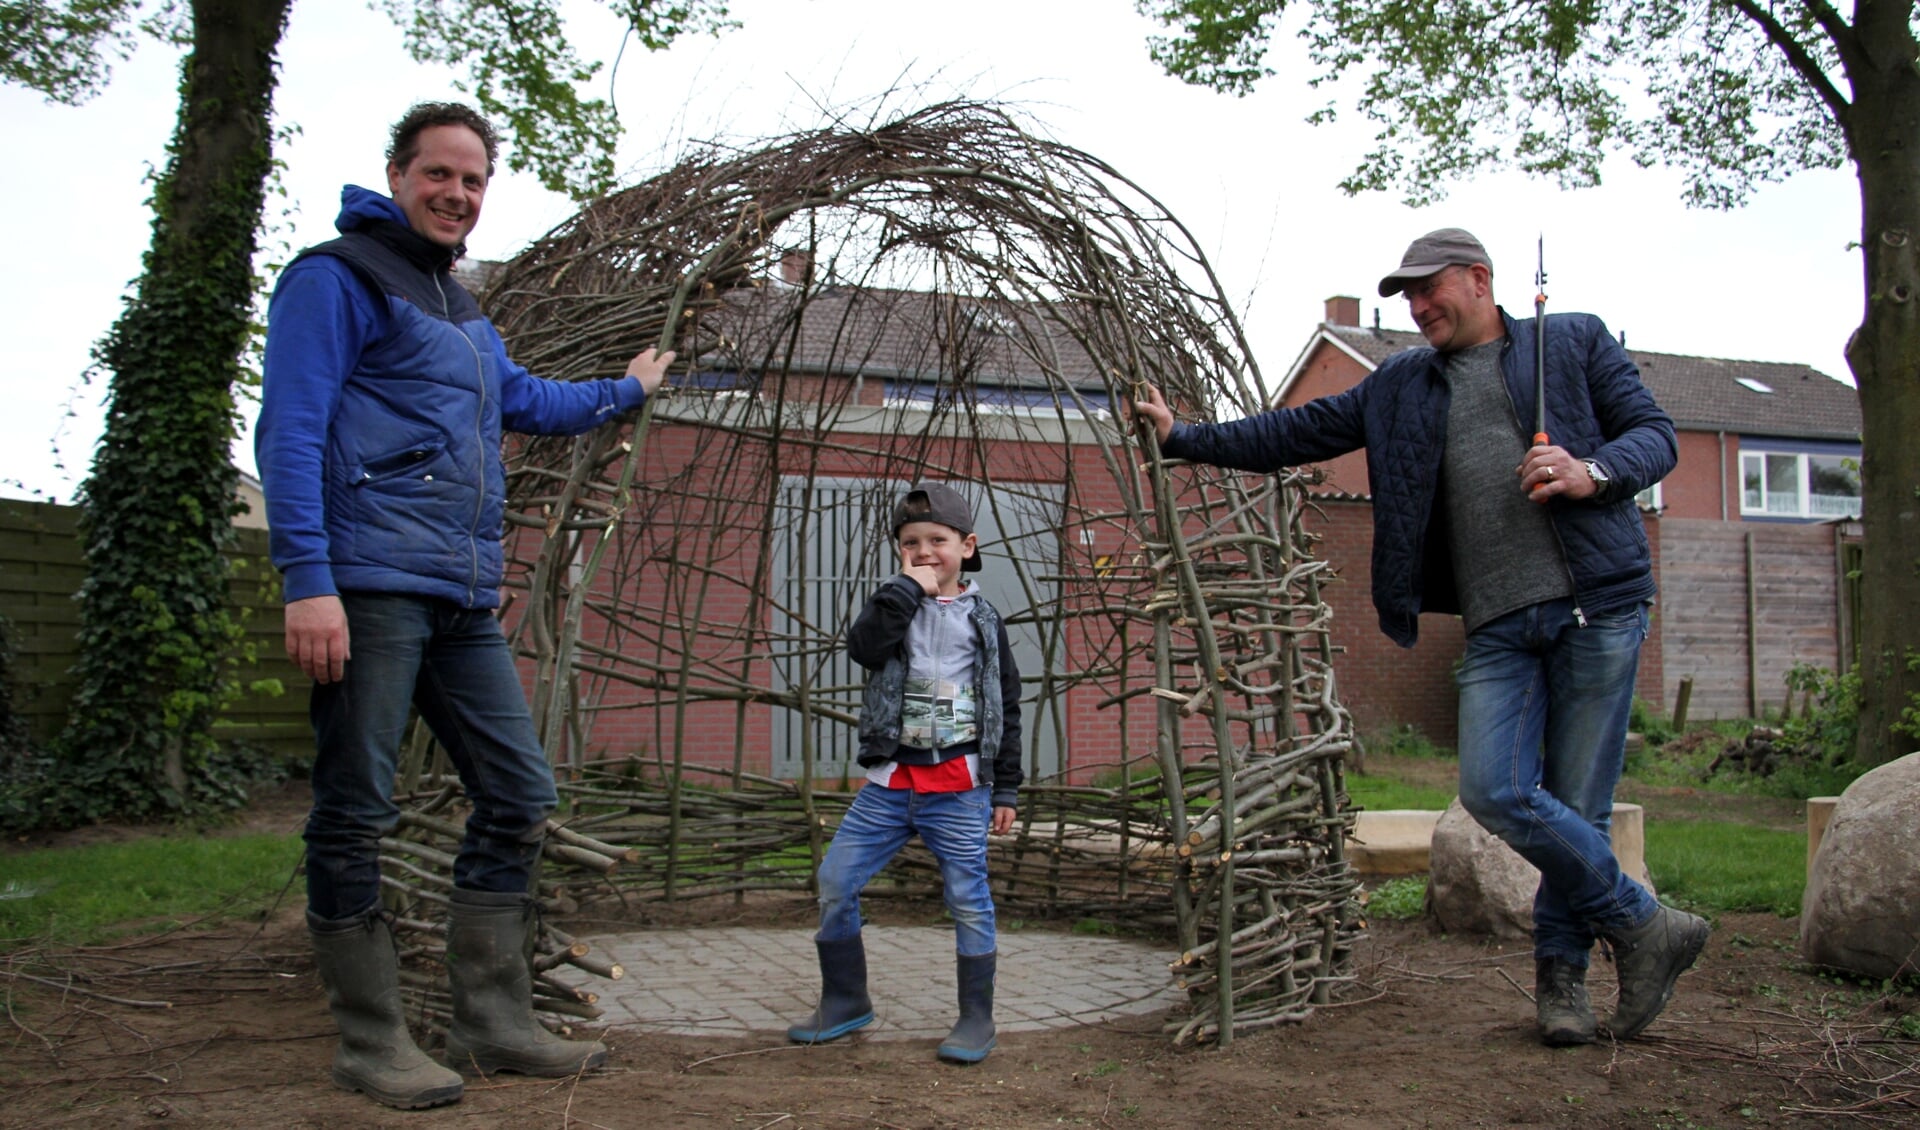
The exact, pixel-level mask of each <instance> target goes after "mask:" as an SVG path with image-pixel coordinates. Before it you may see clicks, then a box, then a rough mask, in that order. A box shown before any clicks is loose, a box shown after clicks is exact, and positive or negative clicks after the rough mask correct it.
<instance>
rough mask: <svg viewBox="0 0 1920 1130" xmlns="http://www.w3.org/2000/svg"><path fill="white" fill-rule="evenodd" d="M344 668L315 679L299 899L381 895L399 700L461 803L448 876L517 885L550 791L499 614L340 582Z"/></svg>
mask: <svg viewBox="0 0 1920 1130" xmlns="http://www.w3.org/2000/svg"><path fill="white" fill-rule="evenodd" d="M340 600H341V603H343V604H344V605H345V606H346V610H347V633H348V639H347V643H348V647H349V648H350V649H351V651H352V656H353V658H351V659H349V660H348V661H347V665H346V675H345V677H344V678H343V679H342V680H341V681H340V682H337V683H327V684H324V685H319V684H316V685H315V686H314V688H313V699H312V702H311V705H310V707H309V714H310V716H311V718H312V720H313V733H314V741H315V746H316V750H317V752H316V756H315V758H314V763H313V813H312V814H311V815H310V816H309V817H308V818H307V830H306V841H307V907H308V909H310V910H311V911H312V912H313V913H314V914H316V915H318V916H320V917H321V918H327V919H340V918H348V917H352V916H354V915H358V914H360V913H362V912H364V911H366V910H368V909H371V908H372V907H373V905H374V904H375V903H376V902H377V901H378V899H379V894H380V837H381V836H384V835H387V834H389V833H391V832H392V831H393V829H394V826H395V825H396V824H397V823H398V821H399V816H400V810H399V808H398V807H397V806H396V805H395V804H394V803H393V785H394V769H395V764H396V761H397V758H398V753H399V749H400V743H401V741H402V740H403V738H404V737H405V734H406V728H407V722H408V708H409V707H417V708H418V709H419V711H420V716H421V717H422V718H423V719H425V720H426V723H427V725H428V726H429V727H430V728H431V729H432V730H433V735H434V737H436V738H438V739H439V741H440V744H441V745H442V746H443V747H445V749H446V751H447V753H448V755H449V756H450V757H451V758H452V760H453V764H454V767H455V769H456V770H458V772H459V774H460V781H461V784H462V785H464V786H465V788H466V794H467V799H468V800H469V801H470V802H471V803H472V805H473V812H472V815H471V816H469V817H468V819H467V829H466V837H465V839H464V840H462V841H461V844H460V850H459V853H458V854H457V855H456V856H455V859H454V868H453V883H454V886H456V887H461V888H464V889H467V890H475V891H493V892H501V893H521V892H524V891H526V890H527V886H528V882H529V880H530V879H531V876H532V871H533V864H534V862H535V860H536V859H537V858H538V856H539V853H540V843H541V840H542V838H543V836H544V834H545V829H546V819H547V815H548V813H550V812H552V811H553V806H554V804H555V799H556V798H555V794H554V787H553V770H552V769H551V768H549V767H548V765H547V758H546V755H545V753H544V752H543V751H542V750H541V748H540V743H539V741H538V740H537V739H536V737H535V735H534V731H533V718H532V716H531V714H530V713H529V712H528V710H527V697H526V693H525V692H524V691H522V690H521V688H520V673H519V671H518V670H517V669H516V668H515V667H514V663H513V654H512V652H511V651H510V650H509V649H508V647H507V641H506V639H505V638H504V637H503V636H502V635H501V634H500V624H499V622H498V621H497V620H495V619H494V617H493V613H491V612H490V611H487V610H485V609H464V608H461V607H459V606H458V605H456V604H454V603H453V602H451V601H446V600H438V599H435V598H432V597H421V596H408V595H403V594H394V593H342V594H341V595H340Z"/></svg>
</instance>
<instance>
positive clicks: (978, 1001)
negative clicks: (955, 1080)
mask: <svg viewBox="0 0 1920 1130" xmlns="http://www.w3.org/2000/svg"><path fill="white" fill-rule="evenodd" d="M998 958H999V951H997V950H996V951H995V952H993V953H985V954H980V955H979V956H977V957H968V956H967V955H966V954H961V955H960V956H959V959H958V960H957V961H956V963H955V971H956V973H957V975H958V981H959V986H960V1019H959V1021H958V1022H957V1023H955V1024H954V1026H953V1031H951V1032H949V1033H947V1038H946V1039H945V1040H943V1041H941V1044H940V1047H939V1050H938V1052H937V1054H938V1055H939V1056H940V1058H941V1059H945V1060H951V1061H952V1062H954V1063H979V1062H980V1061H981V1060H983V1059H985V1058H987V1053H988V1052H990V1051H992V1050H993V1045H994V1042H995V1038H994V1033H993V974H994V966H995V965H996V964H997V963H998Z"/></svg>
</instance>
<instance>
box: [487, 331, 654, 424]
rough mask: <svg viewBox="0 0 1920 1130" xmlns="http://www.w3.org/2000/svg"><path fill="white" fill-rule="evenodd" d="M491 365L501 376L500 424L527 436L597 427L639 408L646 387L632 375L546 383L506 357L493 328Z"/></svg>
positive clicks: (645, 396)
mask: <svg viewBox="0 0 1920 1130" xmlns="http://www.w3.org/2000/svg"><path fill="white" fill-rule="evenodd" d="M487 331H488V336H489V337H490V338H491V339H492V341H493V363H494V366H495V371H496V372H498V373H499V374H500V422H501V423H502V424H504V425H506V427H507V429H508V430H509V431H515V432H523V433H526V434H528V435H542V436H570V435H578V434H579V433H581V432H584V431H590V430H592V429H593V428H596V427H599V426H600V425H601V424H604V423H606V422H607V421H608V420H611V419H613V418H614V417H616V416H618V415H620V414H621V413H623V412H627V411H631V410H632V409H635V408H638V407H640V405H641V404H642V403H644V402H645V401H646V398H647V394H646V390H645V389H643V388H641V387H640V382H639V381H638V380H637V379H635V378H633V377H616V378H613V379H611V380H596V381H550V380H544V379H542V378H540V377H536V376H534V375H533V374H532V373H529V372H527V370H526V369H524V368H522V367H521V366H519V365H517V364H515V363H514V362H513V361H512V359H510V358H509V357H508V356H507V347H506V344H505V343H504V342H502V341H501V340H500V335H499V334H498V333H497V332H494V330H493V327H492V326H491V325H489V326H488V327H487Z"/></svg>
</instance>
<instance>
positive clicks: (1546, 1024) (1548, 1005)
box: [1533, 957, 1598, 1048]
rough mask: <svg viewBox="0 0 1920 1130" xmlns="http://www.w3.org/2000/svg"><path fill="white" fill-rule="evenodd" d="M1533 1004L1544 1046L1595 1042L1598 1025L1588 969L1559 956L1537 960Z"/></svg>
mask: <svg viewBox="0 0 1920 1130" xmlns="http://www.w3.org/2000/svg"><path fill="white" fill-rule="evenodd" d="M1533 1005H1534V1013H1535V1019H1536V1020H1537V1022H1538V1024H1539V1026H1540V1042H1541V1043H1543V1044H1545V1045H1547V1046H1548V1047H1550V1048H1564V1047H1571V1046H1572V1045H1575V1044H1591V1043H1593V1039H1594V1033H1595V1030H1596V1029H1597V1028H1598V1024H1597V1023H1596V1022H1595V1020H1594V1018H1593V1002H1592V1001H1591V1000H1590V999H1588V997H1587V971H1586V969H1585V968H1584V967H1582V966H1578V965H1575V964H1574V963H1573V962H1571V961H1565V960H1563V959H1561V958H1557V957H1539V958H1535V959H1534V962H1533Z"/></svg>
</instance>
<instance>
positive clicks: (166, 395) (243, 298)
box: [53, 0, 292, 817]
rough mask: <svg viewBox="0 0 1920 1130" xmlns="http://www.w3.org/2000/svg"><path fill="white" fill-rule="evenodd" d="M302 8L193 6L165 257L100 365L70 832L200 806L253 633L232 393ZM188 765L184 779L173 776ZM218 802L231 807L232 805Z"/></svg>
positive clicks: (282, 1) (163, 205)
mask: <svg viewBox="0 0 1920 1130" xmlns="http://www.w3.org/2000/svg"><path fill="white" fill-rule="evenodd" d="M291 3H292V0H193V4H192V13H193V49H192V53H191V54H190V55H189V56H188V57H187V60H186V62H185V64H184V66H183V71H182V83H181V92H180V114H179V118H178V121H177V123H176V126H175V133H174V138H173V142H172V144H171V146H170V147H169V148H170V159H169V161H168V165H167V168H166V171H165V173H164V174H162V176H161V177H160V179H159V180H158V181H157V182H156V184H155V186H154V193H153V208H154V220H153V241H152V244H151V245H150V246H149V248H148V251H147V254H146V259H145V262H144V264H143V272H144V273H143V274H142V275H141V278H140V280H139V284H138V286H137V289H136V292H135V294H134V296H133V297H132V298H131V299H129V300H128V302H127V306H126V309H125V310H124V311H123V312H122V314H121V316H120V319H119V320H118V321H117V322H116V323H115V324H114V327H113V329H112V330H110V331H109V332H108V334H107V336H106V338H105V339H103V340H102V342H101V343H100V345H99V346H98V347H97V348H96V351H95V356H96V359H97V361H98V363H99V365H100V367H101V368H102V369H104V370H106V371H107V372H108V373H109V374H110V375H111V385H110V389H109V396H108V404H107V421H106V430H105V432H104V434H103V436H102V439H101V443H100V448H99V451H98V452H97V454H96V456H95V460H94V465H93V469H92V472H91V474H90V475H89V477H88V480H87V483H86V487H85V490H84V503H85V507H86V509H85V513H84V516H83V521H82V536H83V537H84V539H85V542H86V552H87V564H88V576H87V579H86V581H85V583H84V584H83V586H82V588H81V591H80V601H81V636H80V646H81V656H80V661H79V663H78V674H79V680H78V684H79V685H78V690H77V692H76V695H75V699H74V704H73V709H72V712H71V714H70V715H69V721H68V725H67V729H66V731H65V733H64V734H63V735H62V739H61V742H60V748H61V752H62V755H63V757H62V760H63V763H64V764H63V768H64V769H65V771H66V776H67V778H68V781H67V786H66V787H65V788H61V789H59V791H58V793H57V794H56V796H55V797H54V798H53V799H54V800H55V801H56V803H57V804H58V805H60V806H62V807H67V808H69V809H70V810H72V811H69V812H68V813H67V815H68V816H80V817H88V816H99V815H106V814H108V813H115V812H118V813H131V814H140V813H145V812H150V811H154V810H156V809H158V810H173V811H182V810H188V809H191V808H194V807H198V806H199V805H198V803H197V801H196V797H195V796H189V795H187V793H188V789H187V788H185V787H183V786H185V785H187V784H188V783H189V782H191V784H192V785H193V786H194V787H195V791H196V792H197V793H199V799H200V800H205V799H208V794H207V793H206V792H205V791H204V790H200V789H199V787H198V786H199V785H200V784H201V782H199V781H197V780H192V777H193V775H194V774H195V773H196V772H197V771H199V770H202V769H204V767H205V764H206V759H207V757H208V755H209V753H210V752H211V750H212V748H213V742H212V736H211V727H212V723H213V721H214V718H215V716H216V714H217V712H218V710H219V707H220V705H221V704H222V702H223V701H224V698H225V696H226V693H227V687H228V684H229V679H228V677H227V670H228V665H227V663H226V658H227V651H228V649H229V647H230V646H231V645H232V643H233V642H234V640H235V638H236V635H237V628H236V625H235V623H234V621H233V619H232V617H231V616H230V615H229V614H228V612H227V603H228V601H227V584H228V580H227V567H226V561H225V558H224V557H223V555H222V550H223V549H224V547H225V546H226V545H227V544H228V543H229V542H230V541H231V540H232V525H231V517H232V513H233V510H234V488H235V485H236V474H235V472H234V470H233V466H232V463H231V460H230V458H229V452H228V449H229V445H230V444H231V443H232V441H233V438H234V436H235V434H236V420H235V415H234V399H233V382H234V381H235V380H236V379H238V378H239V376H240V374H241V367H240V356H241V352H242V350H243V348H244V346H245V344H246V341H247V336H248V328H249V323H250V320H251V314H252V303H253V295H254V275H253V255H254V250H255V246H256V242H257V239H256V234H255V233H256V231H257V230H258V228H259V223H260V214H261V206H262V201H263V199H264V194H265V187H266V182H267V177H268V175H269V173H270V171H271V168H272V153H271V141H272V124H271V118H270V115H271V110H272V96H273V87H274V82H275V73H274V51H275V49H276V48H277V46H278V44H279V41H280V36H281V34H282V32H283V31H284V29H285V27H286V19H287V10H288V8H289V7H290V5H291ZM169 761H172V762H173V764H169ZM218 791H219V790H218V787H217V785H216V787H215V790H214V792H215V793H216V794H217V793H218Z"/></svg>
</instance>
